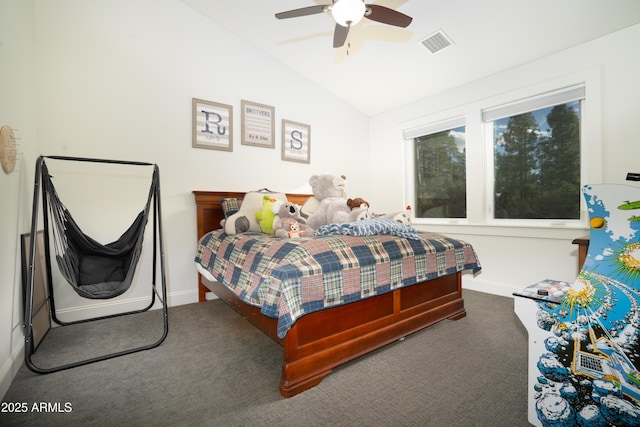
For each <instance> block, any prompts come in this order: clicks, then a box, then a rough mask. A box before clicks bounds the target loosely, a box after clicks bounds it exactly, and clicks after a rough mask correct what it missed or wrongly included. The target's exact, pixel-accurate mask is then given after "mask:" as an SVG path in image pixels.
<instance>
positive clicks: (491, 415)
mask: <svg viewBox="0 0 640 427" xmlns="http://www.w3.org/2000/svg"><path fill="white" fill-rule="evenodd" d="M464 297H465V306H466V308H467V317H465V318H463V319H461V320H458V321H443V322H440V323H438V324H436V325H433V326H431V327H429V328H427V329H425V330H423V331H420V332H417V333H415V334H412V335H410V336H408V337H406V338H405V339H404V340H401V341H397V342H395V343H392V344H390V345H388V346H385V347H383V348H382V349H379V350H377V351H375V352H372V353H370V354H367V355H365V356H363V357H361V358H359V359H357V360H355V361H353V362H350V363H348V364H346V365H343V366H341V367H339V368H337V369H335V370H334V371H333V373H332V374H331V375H329V376H327V377H326V378H325V379H324V380H323V381H322V382H321V383H320V384H319V385H318V386H317V387H315V388H313V389H310V390H308V391H306V392H304V393H302V394H299V395H297V396H294V397H292V398H290V399H283V398H282V397H281V396H280V394H279V392H278V385H279V380H280V364H281V362H282V349H281V347H280V346H279V345H278V344H276V343H275V342H273V341H272V340H271V339H270V338H268V337H266V336H265V335H263V334H262V333H261V332H260V331H258V330H257V329H256V328H254V327H253V326H252V325H251V324H249V323H248V322H247V321H246V320H245V319H243V318H242V317H241V316H239V315H238V314H237V313H235V312H234V311H233V310H231V309H230V308H228V307H227V306H226V305H225V304H224V303H222V302H221V301H219V300H214V301H209V302H206V303H200V304H190V305H183V306H178V307H172V308H170V309H169V324H170V326H169V336H168V337H167V339H166V341H165V342H164V343H163V344H162V345H160V346H159V347H157V348H155V349H152V350H149V351H144V352H139V353H135V354H131V355H127V356H123V357H119V358H115V359H111V360H107V361H103V362H99V363H95V364H91V365H87V366H82V367H78V368H74V369H70V370H65V371H61V372H58V373H53V374H47V375H38V374H34V373H32V372H31V371H29V370H28V369H27V368H26V367H24V366H23V367H22V368H21V369H20V371H19V372H18V374H17V376H16V378H15V380H14V381H13V383H12V385H11V387H10V389H9V391H8V392H7V394H6V395H5V396H4V398H3V399H2V401H3V402H4V404H3V407H4V408H5V409H6V408H7V407H8V405H7V404H8V403H12V404H14V405H15V404H25V405H24V408H25V409H26V412H23V413H6V412H3V413H0V425H2V426H39V425H43V426H44V425H46V426H80V425H82V426H125V425H127V426H128V425H135V426H147V425H153V426H175V425H189V426H263V425H268V426H345V427H346V426H349V427H354V426H391V425H393V426H438V427H439V426H447V427H450V426H495V427H498V426H509V427H517V426H528V425H529V423H528V422H527V333H526V330H525V329H524V327H523V326H522V325H521V324H520V322H519V320H518V319H517V317H516V315H515V314H514V312H513V300H512V299H511V298H506V297H500V296H495V295H489V294H485V293H481V292H474V291H467V290H465V291H464ZM161 322H162V318H161V313H160V311H159V310H156V311H153V312H148V313H144V314H140V315H132V316H126V317H124V318H118V319H110V320H108V321H100V322H93V323H92V324H84V325H78V327H76V326H73V327H65V328H57V329H55V330H52V331H51V332H50V333H49V335H48V336H47V337H46V338H45V341H44V342H43V344H42V345H41V346H40V348H39V349H38V351H37V353H36V355H35V356H34V358H33V360H34V362H36V364H38V363H39V364H53V363H59V362H60V361H62V362H63V363H64V362H65V361H66V362H68V361H70V359H73V358H74V357H75V358H84V357H85V356H93V355H95V354H93V352H98V353H99V351H100V350H104V349H99V348H98V349H97V350H96V349H93V347H96V346H98V347H99V346H100V344H103V345H104V344H105V343H107V344H108V345H109V348H110V349H113V348H117V349H119V348H120V347H127V346H128V345H130V344H131V343H132V342H133V341H136V340H137V341H138V343H140V341H145V340H147V341H148V342H153V341H155V340H156V339H157V337H158V336H159V335H160V334H161V332H162V324H161ZM68 328H74V329H73V330H71V329H68ZM63 330H64V331H63ZM115 332H119V334H118V333H115ZM143 343H144V342H143ZM135 345H136V344H134V346H135ZM138 345H139V344H138ZM107 351H111V350H107Z"/></svg>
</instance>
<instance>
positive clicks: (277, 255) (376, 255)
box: [195, 230, 480, 338]
mask: <svg viewBox="0 0 640 427" xmlns="http://www.w3.org/2000/svg"><path fill="white" fill-rule="evenodd" d="M416 235H417V236H418V237H419V239H413V238H411V239H408V238H405V237H400V236H395V235H391V234H379V235H371V236H370V235H363V236H353V235H342V234H340V235H328V236H324V237H313V238H298V239H287V238H276V237H273V236H270V235H266V234H262V233H242V234H234V235H227V234H225V233H224V230H216V231H212V232H210V233H208V234H206V235H204V236H203V237H202V238H201V239H200V241H199V242H198V246H197V250H196V256H195V262H196V263H197V264H199V265H200V266H202V267H203V268H204V269H206V270H207V271H209V272H210V273H211V274H212V276H213V277H214V278H215V280H217V281H219V282H220V283H222V284H223V285H225V286H226V287H228V288H229V289H230V290H231V291H232V292H233V293H234V294H235V295H236V296H238V298H240V299H241V300H243V301H244V302H246V303H248V304H252V305H254V306H257V307H260V309H261V312H262V313H263V314H264V315H266V316H269V317H272V318H276V319H278V331H277V332H278V336H279V337H280V338H284V336H285V335H286V334H287V331H288V330H289V329H290V328H291V326H292V325H293V324H294V322H295V321H296V320H297V319H298V318H300V317H301V316H303V315H305V314H308V313H311V312H314V311H318V310H322V309H325V308H329V307H334V306H337V305H341V304H347V303H350V302H354V301H358V300H361V299H364V298H368V297H372V296H375V295H380V294H383V293H385V292H390V291H393V290H395V289H399V288H402V287H404V286H410V285H413V284H416V283H419V282H423V281H425V280H431V279H435V278H437V277H440V276H445V275H449V274H454V273H456V272H459V271H463V270H471V271H473V272H474V273H475V272H477V271H479V270H480V263H479V261H478V257H477V256H476V253H475V251H474V249H473V247H472V246H471V245H470V244H469V243H467V242H464V241H461V240H457V239H452V238H449V237H446V236H443V235H439V234H435V233H425V232H417V233H416Z"/></svg>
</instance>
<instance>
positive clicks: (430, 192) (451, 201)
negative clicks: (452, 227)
mask: <svg viewBox="0 0 640 427" xmlns="http://www.w3.org/2000/svg"><path fill="white" fill-rule="evenodd" d="M414 152H415V165H416V168H415V189H416V194H415V201H416V203H415V209H416V216H418V217H420V218H466V216H467V192H466V154H465V127H464V126H461V127H457V128H455V129H449V130H443V131H440V132H436V133H432V134H429V135H424V136H419V137H417V138H415V143H414Z"/></svg>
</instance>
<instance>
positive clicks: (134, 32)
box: [0, 0, 369, 394]
mask: <svg viewBox="0 0 640 427" xmlns="http://www.w3.org/2000/svg"><path fill="white" fill-rule="evenodd" d="M5 4H7V7H5ZM2 9H3V10H2V13H0V16H1V17H2V18H0V19H2V20H1V21H0V23H1V24H2V25H0V54H2V55H3V56H2V60H3V62H2V65H3V67H2V70H3V71H2V73H3V74H2V77H3V78H2V79H0V82H1V83H0V85H1V86H0V88H1V89H2V104H1V105H2V109H1V110H0V111H1V112H2V113H3V114H2V116H0V120H1V121H3V122H4V121H6V122H8V123H10V124H12V125H13V126H14V127H16V128H18V129H19V130H20V131H19V132H18V134H19V136H21V137H22V145H23V152H24V155H23V156H22V161H21V164H20V170H19V171H18V172H16V173H14V174H12V175H4V174H2V176H0V189H2V196H3V200H2V202H1V203H2V215H3V216H2V222H1V224H0V233H1V236H2V241H3V242H5V241H8V242H9V244H8V245H4V244H3V245H2V246H0V247H1V248H2V249H0V260H1V262H2V267H3V268H2V269H1V270H0V274H1V276H0V277H1V278H2V282H3V283H5V284H7V285H6V286H1V287H0V293H1V294H0V304H2V306H1V307H2V309H0V340H1V341H0V375H1V377H0V379H2V388H0V394H4V392H5V390H6V388H7V387H8V384H9V382H10V379H11V378H12V371H13V369H14V368H15V367H16V366H19V363H20V357H21V353H20V352H21V342H22V340H23V337H22V327H21V317H20V316H21V304H20V303H19V299H18V298H17V295H19V294H18V293H19V291H20V286H21V284H20V268H19V263H20V260H19V257H18V252H19V251H18V244H17V242H18V236H19V234H20V233H24V232H27V231H28V230H29V222H30V217H31V199H32V194H33V193H32V192H33V169H34V167H35V160H36V157H37V156H38V155H41V154H42V155H68V156H80V157H94V158H107V159H125V160H139V161H147V162H154V163H157V164H158V165H159V167H160V173H161V189H162V210H163V221H164V235H165V244H166V258H167V261H168V262H167V264H168V292H169V303H170V304H172V305H176V304H184V303H189V302H195V301H197V287H196V280H197V278H196V271H195V268H194V264H193V256H194V254H195V241H196V217H195V204H194V199H193V195H192V193H191V192H192V191H193V190H215V189H218V190H238V191H246V190H253V189H258V188H262V187H268V188H270V189H273V190H280V191H305V192H308V191H310V188H309V187H308V185H307V180H308V178H309V177H310V176H311V175H312V174H315V173H324V172H329V173H336V174H338V173H340V174H342V173H344V174H346V175H347V177H348V182H349V184H348V185H349V191H350V192H353V194H364V193H365V191H366V190H367V189H368V181H367V180H368V159H367V157H366V156H367V154H366V153H367V147H368V138H369V135H368V131H369V129H368V118H367V116H366V115H364V114H363V113H361V112H359V111H356V110H355V109H354V108H352V107H351V106H349V105H347V104H346V103H344V102H343V101H341V100H339V99H337V98H336V97H334V96H333V95H331V94H330V93H328V92H326V91H324V90H322V89H321V88H319V87H318V86H317V85H315V84H313V83H311V82H310V81H308V80H306V79H305V78H302V77H301V76H299V75H298V74H296V73H294V72H293V71H292V70H291V69H289V68H287V67H285V66H283V65H282V64H281V63H279V62H278V61H276V60H274V59H272V58H270V57H268V56H266V55H265V54H264V53H263V52H262V51H260V50H257V49H255V48H253V47H252V46H250V45H248V44H247V43H245V42H244V41H243V40H241V39H239V38H237V37H236V36H234V35H232V34H231V33H229V32H228V31H226V30H225V29H223V28H222V27H220V26H218V25H216V24H214V23H212V22H211V21H210V20H208V19H207V18H205V17H203V16H202V15H200V14H199V13H197V12H196V11H194V10H192V9H191V8H189V7H188V6H186V5H185V4H183V3H182V2H180V1H179V0H137V1H135V2H131V1H129V0H98V1H90V2H88V1H85V0H56V1H55V2H52V1H49V0H34V1H22V0H11V1H9V2H7V1H5V0H3V3H2ZM5 24H6V25H5ZM16 36H17V37H16ZM4 61H8V62H10V65H11V66H7V65H6V64H5V62H4ZM5 70H11V71H10V74H8V75H7V74H5ZM192 98H202V99H206V100H210V101H215V102H221V103H225V104H230V105H233V107H234V127H235V129H234V148H233V152H223V151H215V150H206V149H196V148H192V147H191V99H192ZM242 99H247V100H251V101H254V102H258V103H263V104H268V105H271V106H274V107H275V113H276V149H265V148H260V147H252V146H243V145H241V143H240V101H241V100H242ZM282 119H289V120H294V121H298V122H302V123H307V124H309V125H310V126H311V164H309V165H307V164H300V163H294V162H285V161H282V160H281V159H280V138H281V130H280V129H281V120H282ZM36 135H37V138H36ZM336 147H340V151H339V153H337V152H336V150H335V148H336ZM363 153H365V154H363ZM50 163H51V168H52V169H53V168H54V167H55V168H56V174H55V176H56V180H57V181H59V182H61V184H60V186H61V187H64V193H65V194H64V196H63V197H65V200H64V201H65V203H66V204H67V205H68V206H69V207H70V210H72V212H73V213H74V214H76V213H77V214H78V215H77V216H76V219H77V220H78V221H79V222H80V223H81V225H82V226H83V227H84V231H86V232H87V233H88V234H90V235H91V234H93V235H96V236H98V235H99V236H104V237H105V238H108V237H109V236H111V237H113V238H116V237H117V236H119V234H120V233H121V232H123V231H124V229H125V228H126V225H128V223H129V222H130V221H131V220H132V219H133V218H132V217H131V215H132V213H135V212H136V211H137V210H138V209H139V208H141V207H142V206H138V205H137V201H138V200H139V201H140V202H141V203H143V202H144V200H140V198H138V197H137V194H138V192H139V189H140V187H141V186H142V183H143V182H144V174H143V172H142V171H139V170H137V169H136V170H135V172H134V171H131V172H129V171H122V170H120V169H119V168H114V169H108V170H105V169H104V168H98V166H96V169H93V168H92V169H91V170H87V169H86V168H83V167H82V166H78V165H75V164H69V163H65V162H55V161H51V162H50ZM0 173H1V172H0ZM102 178H104V179H106V180H108V182H114V183H115V184H114V185H116V184H122V183H123V182H124V184H125V188H124V189H123V190H122V193H119V194H118V193H116V195H115V199H116V200H115V203H116V204H117V203H118V202H120V204H121V206H120V207H119V209H118V210H117V211H116V213H115V214H113V213H111V214H106V213H104V212H103V211H104V210H106V208H105V207H104V206H103V205H102V204H100V203H99V202H100V200H101V199H106V198H107V197H109V196H113V195H112V194H106V193H105V192H106V191H107V190H108V189H109V188H104V187H99V186H98V182H102ZM134 187H135V188H134ZM97 189H99V191H98V194H95V193H96V190H97ZM94 207H97V208H98V214H102V218H101V219H97V220H96V218H93V216H92V215H95V213H94V214H91V213H90V211H91V209H92V208H94ZM109 215H110V216H109ZM5 216H6V220H5ZM98 216H100V215H98ZM105 217H106V219H105ZM150 243H151V236H150V235H149V234H147V239H146V247H145V250H144V253H143V259H142V260H141V261H140V268H139V271H138V275H137V277H138V279H137V280H136V281H135V282H134V284H133V286H132V289H131V290H130V291H129V292H127V293H126V294H124V295H123V296H121V297H118V298H117V299H116V300H115V301H116V302H119V303H125V302H130V301H132V300H133V301H135V300H136V299H137V298H138V297H141V295H146V294H147V293H148V289H149V288H148V281H149V278H150V269H151V264H150V260H151V255H152V254H151V252H152V251H151V247H150ZM55 270H56V267H55V266H54V271H55ZM58 279H59V277H54V282H55V285H56V289H57V290H58V291H59V292H56V301H57V302H58V304H59V305H60V307H61V308H62V309H63V310H62V311H63V314H64V315H66V316H67V317H64V318H65V319H69V320H71V319H74V318H77V317H87V316H86V315H90V314H91V313H94V312H96V310H97V309H99V310H106V311H110V310H116V308H114V307H111V306H110V305H106V306H102V305H101V306H100V307H98V308H96V307H94V306H91V303H92V301H90V300H83V299H81V298H79V297H78V296H76V295H75V293H73V291H72V290H71V289H70V287H68V286H66V285H65V284H64V283H63V282H62V279H59V280H58ZM58 282H59V283H58ZM143 288H144V289H143ZM141 291H147V292H144V293H142V292H141ZM14 294H15V295H16V296H14ZM112 303H113V300H110V301H109V304H112ZM99 304H101V303H99ZM118 310H119V309H118ZM100 312H101V313H102V311H100ZM12 313H13V314H12ZM61 317H63V316H61ZM14 359H15V361H14Z"/></svg>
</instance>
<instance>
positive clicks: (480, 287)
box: [462, 275, 521, 298]
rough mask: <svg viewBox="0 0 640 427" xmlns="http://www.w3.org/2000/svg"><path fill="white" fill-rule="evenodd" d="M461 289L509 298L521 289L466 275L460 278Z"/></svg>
mask: <svg viewBox="0 0 640 427" xmlns="http://www.w3.org/2000/svg"><path fill="white" fill-rule="evenodd" d="M462 288H463V289H469V290H472V291H478V292H486V293H488V294H493V295H500V296H503V297H511V298H513V293H514V292H515V291H517V290H519V289H521V288H520V287H518V286H513V285H509V284H505V283H499V282H491V281H488V280H482V279H478V278H475V277H471V276H466V275H463V276H462Z"/></svg>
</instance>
